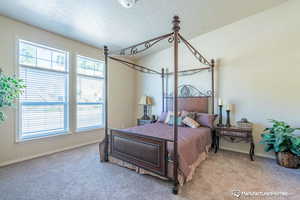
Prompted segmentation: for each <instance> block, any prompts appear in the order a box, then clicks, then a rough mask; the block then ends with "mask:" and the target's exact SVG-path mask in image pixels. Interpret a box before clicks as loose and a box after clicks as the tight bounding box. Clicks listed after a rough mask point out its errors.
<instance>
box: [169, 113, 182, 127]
mask: <svg viewBox="0 0 300 200" xmlns="http://www.w3.org/2000/svg"><path fill="white" fill-rule="evenodd" d="M173 122H174V115H171V116H170V118H169V121H168V125H170V126H173ZM177 125H178V126H183V123H182V117H178V118H177Z"/></svg>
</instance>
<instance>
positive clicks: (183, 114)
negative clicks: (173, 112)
mask: <svg viewBox="0 0 300 200" xmlns="http://www.w3.org/2000/svg"><path fill="white" fill-rule="evenodd" d="M196 114H197V113H196V112H188V111H185V110H183V111H181V115H180V116H181V117H183V118H185V117H189V118H192V119H195V118H196Z"/></svg>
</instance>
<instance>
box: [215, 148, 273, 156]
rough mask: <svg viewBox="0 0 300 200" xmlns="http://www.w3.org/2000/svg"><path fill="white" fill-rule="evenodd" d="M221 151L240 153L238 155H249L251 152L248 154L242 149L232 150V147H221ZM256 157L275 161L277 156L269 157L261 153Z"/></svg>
mask: <svg viewBox="0 0 300 200" xmlns="http://www.w3.org/2000/svg"><path fill="white" fill-rule="evenodd" d="M220 149H223V150H226V151H233V152H238V153H245V154H249V152H247V151H243V150H240V149H233V148H230V147H220ZM255 156H258V157H262V158H271V159H275V156H272V155H267V154H261V153H255Z"/></svg>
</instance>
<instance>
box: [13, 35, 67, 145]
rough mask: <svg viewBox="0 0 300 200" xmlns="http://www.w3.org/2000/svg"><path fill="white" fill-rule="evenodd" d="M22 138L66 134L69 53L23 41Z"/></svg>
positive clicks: (21, 69)
mask: <svg viewBox="0 0 300 200" xmlns="http://www.w3.org/2000/svg"><path fill="white" fill-rule="evenodd" d="M19 67H20V70H19V71H20V72H19V73H20V78H21V79H23V80H24V82H25V84H26V88H25V91H24V94H23V95H22V96H21V98H20V109H19V112H20V114H19V138H20V140H26V139H31V138H39V137H44V136H48V135H54V134H62V133H66V132H67V131H68V129H69V124H68V108H69V99H68V52H66V51H61V50H57V49H53V48H49V47H46V46H42V45H38V44H34V43H31V42H27V41H24V40H19Z"/></svg>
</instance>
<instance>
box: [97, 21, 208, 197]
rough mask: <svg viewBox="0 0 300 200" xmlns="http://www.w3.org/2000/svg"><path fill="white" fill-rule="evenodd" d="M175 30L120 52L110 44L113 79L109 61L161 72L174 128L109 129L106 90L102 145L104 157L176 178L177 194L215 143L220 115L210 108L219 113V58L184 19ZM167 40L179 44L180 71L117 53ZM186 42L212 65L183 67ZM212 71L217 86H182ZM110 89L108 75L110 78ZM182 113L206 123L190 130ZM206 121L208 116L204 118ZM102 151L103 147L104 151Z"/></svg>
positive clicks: (108, 56) (158, 125) (160, 125)
mask: <svg viewBox="0 0 300 200" xmlns="http://www.w3.org/2000/svg"><path fill="white" fill-rule="evenodd" d="M172 23H173V32H171V33H169V34H165V35H162V36H160V37H156V38H154V39H150V40H147V41H145V42H141V43H139V44H136V45H133V46H130V47H128V48H125V49H121V50H119V51H116V52H111V53H109V52H108V48H107V46H105V47H104V55H105V73H106V76H105V77H108V76H107V75H108V59H111V60H114V61H117V62H119V63H122V64H124V65H126V66H128V67H130V68H132V69H134V70H137V71H140V72H142V73H147V74H153V75H159V76H161V80H162V82H161V84H162V111H163V112H168V111H173V112H174V117H173V123H172V126H170V125H167V124H164V123H159V122H158V123H155V124H148V125H143V126H137V127H131V128H127V129H109V127H108V112H107V110H108V103H109V102H108V98H107V94H108V92H107V89H106V91H105V96H106V97H105V110H106V112H105V139H104V141H103V142H102V143H100V145H99V149H100V150H103V151H104V158H103V161H105V162H108V161H109V160H113V159H117V160H120V161H123V162H125V163H126V164H128V165H130V166H131V168H132V166H133V167H134V166H135V167H136V168H135V169H139V170H143V171H144V172H145V173H148V174H152V175H157V176H159V177H162V178H166V179H168V180H171V181H173V183H174V187H173V193H174V194H177V192H178V189H179V185H180V184H179V183H180V180H181V178H184V179H185V180H187V179H189V178H190V176H191V175H192V174H193V170H194V168H193V167H192V168H191V166H193V165H194V164H195V163H196V162H199V159H201V156H199V155H203V154H202V153H203V152H205V151H206V150H207V149H208V148H209V146H210V145H211V142H212V139H211V132H212V128H213V126H212V123H213V120H214V119H209V120H210V121H209V122H208V121H207V119H208V118H207V116H206V115H208V113H209V110H210V111H211V113H212V114H214V60H211V61H208V60H207V59H206V58H205V57H203V56H202V55H201V54H200V53H199V51H197V50H196V49H195V48H194V47H193V46H192V45H191V44H190V43H189V42H188V41H187V40H185V39H184V38H183V37H182V36H181V35H180V33H179V30H180V26H179V23H180V21H179V17H178V16H174V18H173V21H172ZM162 40H167V41H168V42H169V43H172V44H173V46H174V70H173V72H168V71H167V70H165V69H164V68H162V70H161V71H160V72H159V71H156V70H154V69H150V68H147V67H144V66H141V65H137V64H134V63H131V62H129V61H127V60H122V59H120V58H117V57H113V55H117V56H135V55H136V54H138V53H141V52H143V51H145V50H147V49H149V48H151V47H152V46H154V45H156V44H157V43H159V42H160V41H162ZM179 42H182V43H183V44H185V46H187V48H188V49H189V50H190V51H191V53H192V54H193V55H194V56H195V58H196V59H197V60H198V61H199V62H200V63H202V64H204V65H205V66H206V67H201V68H195V69H191V70H184V71H179V70H178V44H179ZM203 70H208V71H209V72H210V77H211V89H209V90H207V91H200V90H199V89H197V88H195V87H193V86H191V85H182V86H178V76H187V75H191V74H196V73H199V72H201V71H203ZM171 76H173V92H172V93H171V94H170V92H169V91H168V88H169V87H168V82H169V81H168V79H169V77H171ZM105 84H106V87H105V88H108V81H107V78H106V80H105ZM180 111H189V112H191V111H193V112H197V113H198V114H197V116H198V118H199V120H202V122H203V123H202V122H201V124H204V125H205V124H206V126H205V127H200V128H195V129H194V128H187V127H178V126H179V125H178V118H179V116H178V113H179V112H180ZM203 119H204V120H203ZM100 152H101V151H100Z"/></svg>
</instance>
